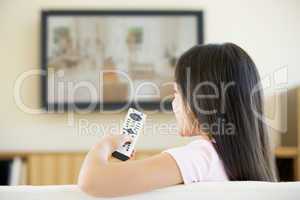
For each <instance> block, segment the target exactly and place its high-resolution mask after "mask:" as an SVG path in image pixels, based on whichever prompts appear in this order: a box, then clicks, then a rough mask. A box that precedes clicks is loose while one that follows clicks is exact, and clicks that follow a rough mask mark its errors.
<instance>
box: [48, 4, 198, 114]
mask: <svg viewBox="0 0 300 200" xmlns="http://www.w3.org/2000/svg"><path fill="white" fill-rule="evenodd" d="M202 32H203V28H202V13H201V11H61V10H60V11H43V12H42V69H43V70H45V72H46V74H44V75H43V79H42V80H43V81H42V83H43V87H42V89H43V91H42V94H43V95H42V100H43V106H44V107H45V108H46V109H62V110H66V109H70V108H72V109H73V108H74V107H79V108H85V109H86V108H89V109H95V108H103V109H114V108H123V107H126V106H127V107H128V106H134V107H141V108H146V109H147V108H150V109H157V108H160V109H167V108H169V107H170V98H171V97H172V94H173V88H172V87H173V80H174V68H175V65H176V62H177V60H178V58H179V56H180V55H181V54H182V53H183V52H184V51H186V50H187V49H189V48H190V47H192V46H194V45H196V44H199V43H202V35H203V33H202ZM162 107H163V108H162Z"/></svg>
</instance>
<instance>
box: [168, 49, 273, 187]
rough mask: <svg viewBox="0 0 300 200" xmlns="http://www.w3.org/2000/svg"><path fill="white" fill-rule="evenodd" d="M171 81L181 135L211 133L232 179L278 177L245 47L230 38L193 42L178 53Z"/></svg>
mask: <svg viewBox="0 0 300 200" xmlns="http://www.w3.org/2000/svg"><path fill="white" fill-rule="evenodd" d="M175 82H176V84H175V98H174V100H173V109H174V113H175V115H176V118H177V121H178V124H179V127H180V129H181V131H180V133H181V135H183V136H192V135H198V134H209V135H210V136H211V137H213V139H214V141H215V142H214V143H213V145H214V147H215V149H216V151H217V153H218V154H219V156H220V158H221V159H222V161H223V164H224V167H225V170H226V173H227V175H228V177H229V179H230V180H261V181H275V180H276V177H275V172H274V170H273V167H274V166H273V159H272V158H271V156H270V149H269V143H268V134H267V133H266V129H265V126H264V123H263V121H262V114H263V102H262V91H261V90H260V87H259V84H260V78H259V74H258V72H257V69H256V66H255V64H254V62H253V61H252V59H251V58H250V57H249V55H248V54H247V53H246V52H245V51H244V50H243V49H241V48H240V47H238V46H237V45H235V44H232V43H225V44H210V45H201V46H200V45H198V46H195V47H193V48H191V49H189V50H188V51H187V52H185V53H184V54H183V55H182V56H181V57H180V58H179V60H178V63H177V67H176V71H175Z"/></svg>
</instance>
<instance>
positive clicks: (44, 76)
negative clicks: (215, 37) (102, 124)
mask: <svg viewBox="0 0 300 200" xmlns="http://www.w3.org/2000/svg"><path fill="white" fill-rule="evenodd" d="M79 15H80V16H100V15H103V16H105V15H115V16H138V15H144V16H145V15H146V16H157V15H159V16H166V15H168V16H170V15H171V16H190V15H192V16H195V17H196V18H197V22H198V23H197V44H203V40H204V31H203V28H204V25H203V11H202V10H42V12H41V34H40V37H41V38H40V41H41V42H40V45H41V46H40V48H41V55H40V59H41V60H40V65H41V71H42V73H41V107H42V109H44V110H46V111H48V112H49V111H54V112H55V111H61V110H63V111H70V110H74V109H75V108H77V109H83V110H86V109H88V107H89V106H91V105H92V106H91V107H93V108H94V109H93V110H94V111H96V110H100V108H101V109H103V110H104V111H105V110H107V111H109V110H118V109H122V108H124V106H125V105H127V104H128V107H133V108H136V104H138V105H139V108H143V109H145V110H157V109H160V108H161V103H162V102H161V101H151V102H142V101H138V102H130V103H128V102H96V103H92V102H72V103H71V104H72V105H70V103H68V102H64V103H49V102H48V68H47V49H48V48H47V40H48V37H47V31H48V29H47V27H48V23H47V22H48V21H47V19H48V17H50V16H79ZM163 103H164V104H163V105H162V106H163V107H164V108H165V109H166V110H171V109H172V106H171V101H165V102H163Z"/></svg>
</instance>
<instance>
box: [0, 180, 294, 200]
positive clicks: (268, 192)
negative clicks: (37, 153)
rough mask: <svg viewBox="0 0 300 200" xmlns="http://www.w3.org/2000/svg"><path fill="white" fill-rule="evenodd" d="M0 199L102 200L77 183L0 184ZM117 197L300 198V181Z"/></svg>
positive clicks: (191, 199)
mask: <svg viewBox="0 0 300 200" xmlns="http://www.w3.org/2000/svg"><path fill="white" fill-rule="evenodd" d="M0 199H1V200H95V199H98V200H101V199H106V198H94V197H91V196H88V195H86V194H84V193H83V192H81V191H80V190H79V188H78V187H77V186H76V185H62V186H58V185H56V186H54V185H53V186H0ZM114 199H119V200H128V199H142V200H156V199H157V200H177V199H183V200H194V199H195V200H200V199H206V200H213V199H218V200H234V199H241V200H248V199H249V200H262V199H264V200H278V199H284V200H288V199H295V200H300V182H285V183H284V182H282V183H266V182H254V181H253V182H252V181H250V182H202V183H195V184H191V185H188V186H184V185H179V186H175V187H169V188H165V189H160V190H154V191H151V192H146V193H142V194H137V195H132V196H126V197H118V198H114Z"/></svg>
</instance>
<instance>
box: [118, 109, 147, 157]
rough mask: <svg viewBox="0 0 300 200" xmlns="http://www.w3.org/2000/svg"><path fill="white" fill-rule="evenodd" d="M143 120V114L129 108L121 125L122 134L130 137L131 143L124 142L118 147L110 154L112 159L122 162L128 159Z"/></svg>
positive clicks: (144, 116)
mask: <svg viewBox="0 0 300 200" xmlns="http://www.w3.org/2000/svg"><path fill="white" fill-rule="evenodd" d="M145 119H146V115H145V114H144V113H142V112H139V111H137V110H135V109H133V108H129V110H128V113H127V115H126V118H125V121H124V124H123V129H122V134H127V135H130V137H131V138H132V142H126V143H125V144H123V145H122V146H121V147H119V148H118V149H117V150H116V151H114V152H113V153H112V156H113V157H115V158H117V159H119V160H122V161H126V160H128V159H129V158H130V156H131V154H132V151H133V150H134V145H135V143H136V141H137V138H138V136H139V134H140V132H141V131H142V128H143V125H144V122H145Z"/></svg>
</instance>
